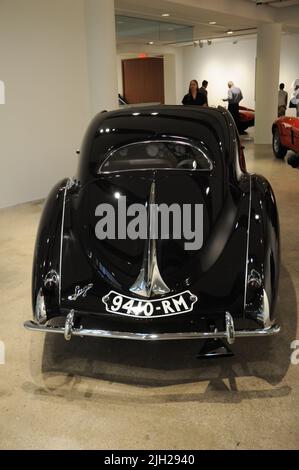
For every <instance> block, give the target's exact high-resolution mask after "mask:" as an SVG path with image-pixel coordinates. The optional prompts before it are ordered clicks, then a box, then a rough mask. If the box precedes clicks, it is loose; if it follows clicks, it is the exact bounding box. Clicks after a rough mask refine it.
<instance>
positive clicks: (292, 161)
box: [288, 154, 299, 168]
mask: <svg viewBox="0 0 299 470" xmlns="http://www.w3.org/2000/svg"><path fill="white" fill-rule="evenodd" d="M288 164H289V165H291V166H292V167H293V168H297V167H298V166H299V154H297V155H291V156H290V157H289V158H288Z"/></svg>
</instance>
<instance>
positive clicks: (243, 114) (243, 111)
mask: <svg viewBox="0 0 299 470" xmlns="http://www.w3.org/2000/svg"><path fill="white" fill-rule="evenodd" d="M239 119H240V131H241V132H244V131H245V130H246V129H248V127H252V126H254V109H250V108H245V106H239Z"/></svg>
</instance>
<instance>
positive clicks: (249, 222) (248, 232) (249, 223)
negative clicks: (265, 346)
mask: <svg viewBox="0 0 299 470" xmlns="http://www.w3.org/2000/svg"><path fill="white" fill-rule="evenodd" d="M249 181H250V183H249V191H250V193H249V204H248V225H247V244H246V266H245V287H244V316H245V309H246V296H247V277H248V253H249V234H250V225H251V197H252V196H251V187H252V184H251V182H252V180H251V175H249Z"/></svg>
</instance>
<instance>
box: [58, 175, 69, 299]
mask: <svg viewBox="0 0 299 470" xmlns="http://www.w3.org/2000/svg"><path fill="white" fill-rule="evenodd" d="M71 186H72V180H71V178H68V180H67V182H66V183H65V187H64V194H63V207H62V217H61V230H60V256H59V290H58V298H59V305H60V304H61V270H62V249H63V231H64V215H65V199H66V193H67V190H68V189H69V188H70V187H71Z"/></svg>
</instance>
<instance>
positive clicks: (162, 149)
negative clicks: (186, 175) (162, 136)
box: [100, 140, 213, 173]
mask: <svg viewBox="0 0 299 470" xmlns="http://www.w3.org/2000/svg"><path fill="white" fill-rule="evenodd" d="M212 168H213V165H212V162H211V160H210V159H209V157H208V155H207V149H206V148H204V147H203V148H200V147H197V146H195V145H192V144H190V143H187V142H183V141H174V140H171V141H170V140H169V141H167V140H152V141H146V142H134V143H131V144H128V145H125V146H122V147H120V148H118V149H116V150H114V151H112V152H110V154H109V155H108V156H107V157H106V159H105V160H104V163H103V164H102V165H101V167H100V173H110V172H118V171H129V170H145V169H173V170H191V171H192V170H201V171H211V170H212Z"/></svg>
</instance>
